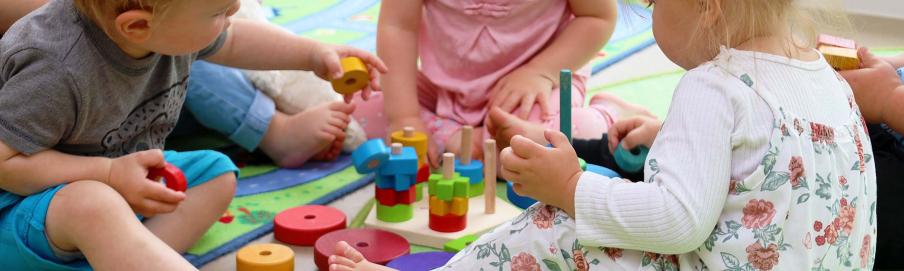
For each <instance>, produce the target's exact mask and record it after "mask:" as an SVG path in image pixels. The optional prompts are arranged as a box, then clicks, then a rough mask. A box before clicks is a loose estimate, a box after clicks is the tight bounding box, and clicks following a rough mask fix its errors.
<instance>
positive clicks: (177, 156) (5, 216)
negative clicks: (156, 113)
mask: <svg viewBox="0 0 904 271" xmlns="http://www.w3.org/2000/svg"><path fill="white" fill-rule="evenodd" d="M164 157H165V159H166V161H167V162H169V163H170V164H173V165H175V166H176V167H179V168H180V169H182V171H183V172H184V173H185V178H186V179H187V181H188V187H189V189H191V188H192V187H195V186H198V185H201V184H203V183H205V182H207V181H210V180H211V179H213V178H215V177H217V176H220V175H223V174H226V173H229V172H233V173H236V174H237V173H238V168H236V166H235V164H233V163H232V161H230V160H229V158H228V157H226V156H225V155H223V154H221V153H218V152H215V151H191V152H174V151H166V152H164ZM63 186H65V184H63V185H58V186H55V187H51V188H48V189H47V190H44V191H42V192H39V193H36V194H33V195H30V196H27V197H20V196H16V195H13V194H11V193H8V192H5V191H2V190H0V255H2V257H0V266H2V267H0V269H3V270H90V269H91V267H90V266H89V265H88V262H87V261H86V260H85V259H84V258H83V257H79V258H77V259H68V260H64V259H60V258H59V257H57V256H56V255H55V254H54V250H53V248H51V246H50V241H49V240H47V235H46V233H45V232H44V220H45V218H46V216H47V208H49V207H50V200H51V199H53V197H54V195H55V194H56V192H57V191H59V190H60V189H61V188H63Z"/></svg>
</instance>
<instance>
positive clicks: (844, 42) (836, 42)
mask: <svg viewBox="0 0 904 271" xmlns="http://www.w3.org/2000/svg"><path fill="white" fill-rule="evenodd" d="M816 44H817V46H818V45H830V46H835V47H841V48H848V49H857V43H856V42H854V41H853V40H850V39H845V38H841V37H836V36H832V35H826V34H819V37H818V38H817V39H816Z"/></svg>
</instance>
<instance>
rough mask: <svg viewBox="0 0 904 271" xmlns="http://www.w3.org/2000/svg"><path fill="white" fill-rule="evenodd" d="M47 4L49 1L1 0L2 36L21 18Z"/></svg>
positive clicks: (0, 28)
mask: <svg viewBox="0 0 904 271" xmlns="http://www.w3.org/2000/svg"><path fill="white" fill-rule="evenodd" d="M45 3H47V0H0V34H3V33H4V32H6V30H7V29H9V27H10V26H12V25H13V23H15V22H16V21H17V20H19V18H22V17H24V16H25V15H26V14H28V13H30V12H31V11H33V10H35V9H37V8H38V7H40V6H42V5H44V4H45Z"/></svg>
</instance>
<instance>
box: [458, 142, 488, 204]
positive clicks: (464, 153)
mask: <svg viewBox="0 0 904 271" xmlns="http://www.w3.org/2000/svg"><path fill="white" fill-rule="evenodd" d="M473 131H474V127H471V126H464V127H462V128H461V157H460V158H459V159H456V160H455V172H458V174H461V176H462V177H465V178H468V183H469V185H470V188H468V197H477V196H480V195H481V194H483V190H484V186H483V163H481V162H480V161H478V160H473V159H471V143H472V142H473V137H472V136H471V135H472V134H473Z"/></svg>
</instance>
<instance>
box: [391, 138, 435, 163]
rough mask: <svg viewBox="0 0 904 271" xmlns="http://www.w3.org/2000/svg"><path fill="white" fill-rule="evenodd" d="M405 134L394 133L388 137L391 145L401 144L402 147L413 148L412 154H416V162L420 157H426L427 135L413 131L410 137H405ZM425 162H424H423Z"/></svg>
mask: <svg viewBox="0 0 904 271" xmlns="http://www.w3.org/2000/svg"><path fill="white" fill-rule="evenodd" d="M404 133H405V132H403V131H396V132H394V133H392V134H391V135H390V137H391V138H392V143H402V145H403V146H406V147H413V148H414V152H415V153H417V156H418V160H420V158H421V157H425V158H426V157H427V135H426V134H424V133H421V132H417V131H415V132H414V134H413V135H412V136H410V137H406V136H405V134H404ZM424 162H426V161H424Z"/></svg>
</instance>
